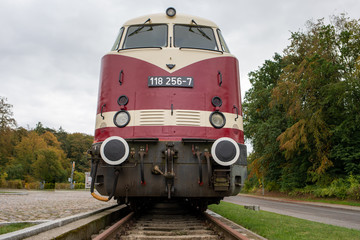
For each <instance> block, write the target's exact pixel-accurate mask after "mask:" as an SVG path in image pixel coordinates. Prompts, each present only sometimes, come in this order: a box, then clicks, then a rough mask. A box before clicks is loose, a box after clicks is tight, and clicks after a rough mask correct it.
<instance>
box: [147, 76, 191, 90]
mask: <svg viewBox="0 0 360 240" xmlns="http://www.w3.org/2000/svg"><path fill="white" fill-rule="evenodd" d="M148 86H149V87H194V80H193V78H192V77H167V76H150V77H148Z"/></svg>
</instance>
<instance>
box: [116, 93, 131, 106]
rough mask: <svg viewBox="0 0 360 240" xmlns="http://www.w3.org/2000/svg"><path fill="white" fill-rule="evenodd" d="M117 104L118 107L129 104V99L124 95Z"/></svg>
mask: <svg viewBox="0 0 360 240" xmlns="http://www.w3.org/2000/svg"><path fill="white" fill-rule="evenodd" d="M117 102H118V104H119V105H120V106H125V105H126V104H127V103H128V102H129V98H128V97H127V96H125V95H121V96H120V97H119V99H118V100H117Z"/></svg>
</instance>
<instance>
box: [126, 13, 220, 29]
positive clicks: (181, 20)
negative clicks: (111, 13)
mask: <svg viewBox="0 0 360 240" xmlns="http://www.w3.org/2000/svg"><path fill="white" fill-rule="evenodd" d="M149 18H150V23H151V24H159V23H166V24H167V23H174V24H193V23H192V20H194V21H195V22H196V23H197V24H198V25H203V26H209V27H214V28H218V26H217V25H216V24H215V23H214V22H212V21H210V20H207V19H204V18H200V17H195V16H191V15H185V14H176V15H175V16H174V17H169V16H167V15H166V13H158V14H150V15H145V16H142V17H138V18H134V19H131V20H129V21H127V22H125V24H124V26H129V25H137V24H143V23H144V22H145V21H146V20H148V19H149Z"/></svg>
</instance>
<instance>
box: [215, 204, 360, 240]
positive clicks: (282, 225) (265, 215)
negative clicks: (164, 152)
mask: <svg viewBox="0 0 360 240" xmlns="http://www.w3.org/2000/svg"><path fill="white" fill-rule="evenodd" d="M209 209H210V210H212V211H214V212H216V213H218V214H220V215H222V216H223V217H225V218H228V219H230V220H231V221H233V222H235V223H237V224H239V225H242V226H244V227H245V228H247V229H250V230H251V231H253V232H255V233H257V234H259V235H261V236H263V237H265V238H267V239H269V240H272V239H274V240H275V239H276V240H282V239H284V240H297V239H299V240H300V239H306V240H321V239H324V240H325V239H326V240H335V239H336V240H340V239H341V240H346V239H349V240H350V239H351V240H353V239H360V231H358V230H353V229H348V228H343V227H337V226H332V225H327V224H323V223H317V222H312V221H308V220H303V219H299V218H294V217H289V216H285V215H280V214H276V213H271V212H266V211H253V210H247V209H245V208H244V207H243V206H239V205H236V204H232V203H227V202H221V203H220V204H219V205H210V206H209Z"/></svg>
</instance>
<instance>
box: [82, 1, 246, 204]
mask: <svg viewBox="0 0 360 240" xmlns="http://www.w3.org/2000/svg"><path fill="white" fill-rule="evenodd" d="M241 109H242V108H241V98H240V80H239V69H238V61H237V59H236V58H235V57H234V56H233V55H231V54H230V52H229V49H228V47H227V46H226V43H225V41H224V39H223V37H222V35H221V31H220V30H219V28H218V27H217V26H216V25H215V24H214V23H213V22H211V21H208V20H205V19H202V18H198V17H193V16H187V15H180V14H176V11H175V9H174V8H168V9H167V11H166V14H155V15H149V16H144V17H139V18H136V19H133V20H130V21H128V22H126V23H125V24H124V26H123V27H122V28H121V29H120V33H119V35H118V37H117V39H116V41H115V44H114V46H113V48H112V49H111V51H110V52H109V53H108V54H106V55H105V56H104V57H103V58H102V63H101V74H100V86H99V96H98V107H97V116H96V127H95V141H94V144H93V145H92V147H91V149H90V151H89V152H90V154H91V157H92V168H91V176H92V184H91V193H92V195H93V196H94V197H95V198H97V199H99V200H104V201H106V200H108V199H111V198H112V197H114V198H115V199H117V200H118V202H119V203H130V205H134V206H137V205H138V204H141V203H142V202H144V200H147V199H161V198H172V199H185V200H186V201H189V202H190V203H192V204H193V205H195V206H197V207H199V208H201V209H206V206H207V205H208V204H211V203H218V202H219V201H220V200H221V199H222V198H223V197H225V196H230V195H236V194H237V193H238V192H239V191H240V189H241V187H242V186H243V184H244V181H245V178H246V174H247V160H246V146H245V145H244V133H243V118H242V111H241ZM94 188H96V190H97V191H98V192H99V193H100V194H101V195H104V196H107V197H104V196H100V195H98V194H96V193H95V192H94Z"/></svg>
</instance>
